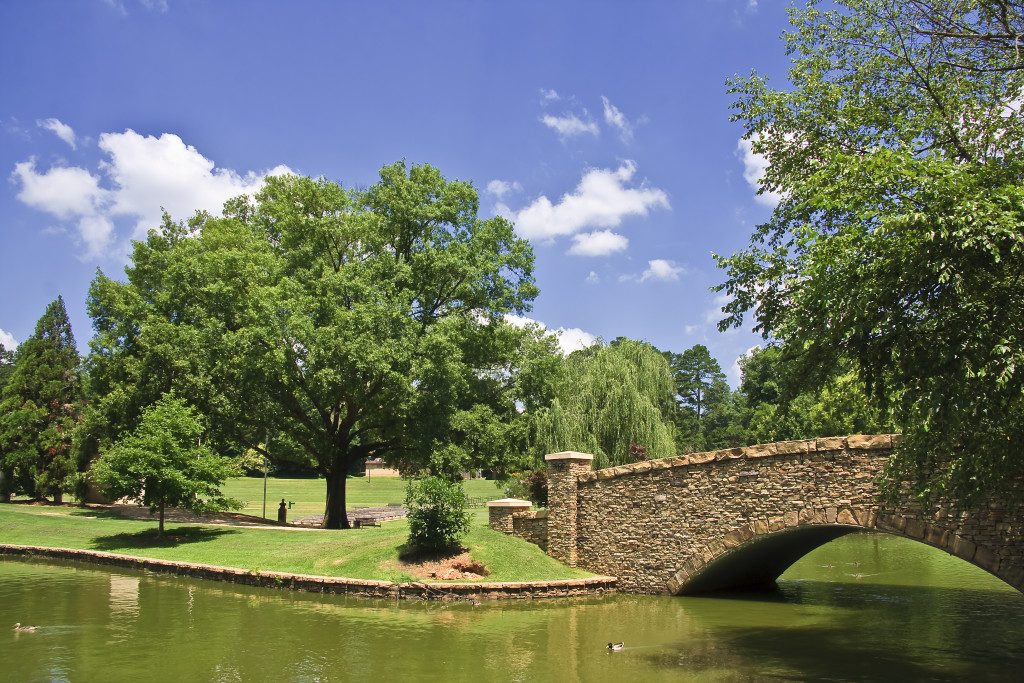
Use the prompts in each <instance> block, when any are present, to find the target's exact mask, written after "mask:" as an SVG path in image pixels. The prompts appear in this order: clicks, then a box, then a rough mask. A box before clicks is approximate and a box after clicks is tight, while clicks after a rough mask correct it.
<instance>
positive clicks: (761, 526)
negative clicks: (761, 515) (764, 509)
mask: <svg viewBox="0 0 1024 683" xmlns="http://www.w3.org/2000/svg"><path fill="white" fill-rule="evenodd" d="M766 533H768V520H767V519H756V520H754V534H755V535H758V536H762V535H764V534H766Z"/></svg>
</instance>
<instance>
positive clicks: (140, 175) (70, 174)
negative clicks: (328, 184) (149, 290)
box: [12, 130, 291, 259]
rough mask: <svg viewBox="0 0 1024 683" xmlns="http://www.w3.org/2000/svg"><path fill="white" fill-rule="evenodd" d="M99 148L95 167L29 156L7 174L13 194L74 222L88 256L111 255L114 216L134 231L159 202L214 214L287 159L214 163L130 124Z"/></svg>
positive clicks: (156, 217)
mask: <svg viewBox="0 0 1024 683" xmlns="http://www.w3.org/2000/svg"><path fill="white" fill-rule="evenodd" d="M99 148H100V150H102V151H103V152H104V153H105V154H106V155H107V159H106V160H104V161H102V162H101V163H100V164H99V168H98V173H97V174H93V173H91V172H90V171H88V170H86V169H84V168H80V167H75V166H72V167H63V166H57V167H53V168H50V169H48V170H46V171H44V172H39V171H37V170H36V162H35V159H29V160H28V161H25V162H22V163H19V164H17V165H15V168H14V173H13V174H12V178H13V179H14V180H15V181H16V182H18V183H20V185H21V190H20V191H19V192H18V195H17V196H18V199H20V200H21V201H22V202H24V203H25V204H28V205H29V206H32V207H34V208H36V209H39V210H41V211H45V212H47V213H49V214H51V215H53V216H55V217H56V218H58V219H60V220H67V221H70V220H74V221H75V222H76V229H77V236H78V239H79V240H80V242H81V243H82V245H83V246H84V247H85V253H84V254H83V258H86V259H91V258H96V257H99V256H102V255H105V254H109V251H110V249H111V246H112V245H113V243H114V241H115V238H116V234H115V233H116V229H115V225H116V221H118V220H120V219H126V220H128V221H130V222H131V221H134V225H133V226H132V227H133V230H132V233H133V236H135V237H138V236H141V235H142V234H144V233H145V231H146V230H148V229H149V228H152V227H156V226H157V225H159V223H160V217H161V212H160V207H161V206H162V207H164V208H165V209H166V210H167V212H168V213H170V214H171V215H172V216H174V217H175V218H179V219H180V218H186V217H188V216H191V215H192V214H193V213H194V212H195V211H197V210H205V211H209V212H210V213H211V214H218V213H219V212H220V210H221V208H222V207H223V204H224V201H225V200H227V199H229V198H231V197H234V196H237V195H240V194H253V193H255V192H256V191H258V190H259V188H260V187H261V186H262V184H263V177H264V176H266V175H278V174H282V173H290V172H291V171H290V169H288V168H287V167H286V166H278V167H276V168H273V169H271V170H269V171H267V172H264V173H253V172H249V173H246V174H244V175H240V174H238V173H236V172H235V171H232V170H230V169H224V168H216V167H215V165H214V162H213V161H211V160H210V159H207V158H206V157H204V156H203V155H202V154H200V153H199V152H198V151H197V150H196V148H195V147H192V146H190V145H186V144H185V143H184V142H183V141H182V140H181V138H179V137H178V136H177V135H172V134H170V133H164V134H163V135H161V136H160V137H158V138H157V137H153V136H151V135H150V136H145V137H144V136H142V135H139V134H138V133H136V132H135V131H133V130H126V131H125V132H124V133H104V134H102V135H101V136H100V139H99Z"/></svg>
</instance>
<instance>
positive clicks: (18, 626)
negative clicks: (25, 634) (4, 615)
mask: <svg viewBox="0 0 1024 683" xmlns="http://www.w3.org/2000/svg"><path fill="white" fill-rule="evenodd" d="M37 628H39V627H38V626H22V625H21V622H20V621H19V622H18V623H16V624H15V625H14V630H15V631H35V630H36V629H37Z"/></svg>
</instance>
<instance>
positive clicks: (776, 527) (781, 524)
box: [768, 517, 786, 533]
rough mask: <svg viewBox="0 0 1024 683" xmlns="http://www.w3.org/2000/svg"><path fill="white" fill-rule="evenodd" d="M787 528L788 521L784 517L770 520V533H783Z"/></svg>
mask: <svg viewBox="0 0 1024 683" xmlns="http://www.w3.org/2000/svg"><path fill="white" fill-rule="evenodd" d="M785 528H786V520H785V519H784V518H782V517H772V518H771V519H769V520H768V531H771V532H773V533H774V532H776V531H782V530H783V529H785Z"/></svg>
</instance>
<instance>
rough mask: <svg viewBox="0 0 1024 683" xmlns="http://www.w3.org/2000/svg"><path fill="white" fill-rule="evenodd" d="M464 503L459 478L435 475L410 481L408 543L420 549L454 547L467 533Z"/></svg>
mask: <svg viewBox="0 0 1024 683" xmlns="http://www.w3.org/2000/svg"><path fill="white" fill-rule="evenodd" d="M467 502H468V500H467V498H466V492H465V491H464V490H463V488H462V482H461V481H451V480H448V479H445V478H443V477H435V476H430V477H424V478H423V479H413V480H410V481H409V483H408V485H407V487H406V490H405V506H406V507H407V508H408V509H409V517H408V519H409V543H410V545H413V546H416V547H417V548H420V549H423V550H446V549H448V548H452V547H455V546H457V545H458V544H459V541H460V540H461V539H462V537H463V536H465V535H466V534H467V533H468V532H469V520H470V515H469V513H467V512H466V504H467Z"/></svg>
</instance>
